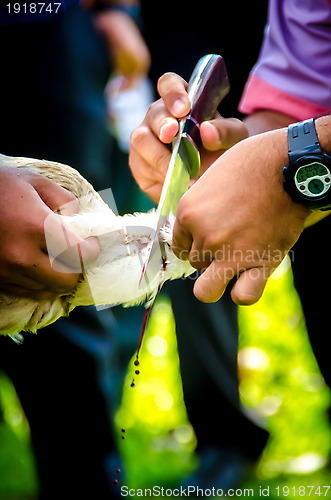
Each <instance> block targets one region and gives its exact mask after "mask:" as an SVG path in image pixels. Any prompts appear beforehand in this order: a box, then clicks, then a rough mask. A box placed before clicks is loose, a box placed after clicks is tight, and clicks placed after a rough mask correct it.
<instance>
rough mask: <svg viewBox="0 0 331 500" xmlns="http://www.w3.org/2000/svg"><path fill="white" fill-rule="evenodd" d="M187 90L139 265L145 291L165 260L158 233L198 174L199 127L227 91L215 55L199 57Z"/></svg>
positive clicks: (221, 62)
mask: <svg viewBox="0 0 331 500" xmlns="http://www.w3.org/2000/svg"><path fill="white" fill-rule="evenodd" d="M187 90H188V96H189V99H190V102H191V111H190V113H189V115H188V116H187V117H186V118H185V119H182V120H180V121H179V133H178V135H177V137H176V138H175V140H174V142H173V147H172V155H171V159H170V162H169V167H168V170H167V174H166V177H165V181H164V184H163V188H162V192H161V197H160V201H159V204H158V207H157V209H156V215H155V222H154V225H153V228H152V229H153V231H152V243H151V244H150V248H149V249H148V251H147V257H146V260H145V262H144V264H143V269H142V274H141V277H140V282H139V286H141V283H142V280H143V279H144V280H145V283H146V285H147V287H151V288H152V287H153V284H154V281H155V279H156V277H157V276H158V275H159V272H160V269H161V268H162V258H165V251H164V244H163V242H162V241H161V240H159V232H160V229H161V228H162V226H163V225H164V224H165V222H166V221H167V219H168V218H169V216H171V214H172V215H173V216H175V215H176V212H177V207H178V204H179V200H180V198H181V197H182V196H183V194H184V193H185V192H186V191H187V190H188V187H189V182H190V179H192V178H194V177H196V176H197V175H198V173H199V169H200V154H199V148H200V147H201V138H200V132H199V125H200V124H201V123H202V122H203V121H205V120H210V119H211V118H212V117H213V116H214V113H215V111H216V110H217V107H218V105H219V104H220V102H221V101H222V99H223V98H224V97H225V96H226V95H227V93H228V92H229V90H230V85H229V79H228V75H227V70H226V66H225V63H224V59H223V58H222V57H221V56H219V55H216V54H208V55H206V56H204V57H202V58H201V59H200V60H199V61H198V63H197V65H196V67H195V68H194V71H193V73H192V76H191V78H190V80H189V83H188V89H187Z"/></svg>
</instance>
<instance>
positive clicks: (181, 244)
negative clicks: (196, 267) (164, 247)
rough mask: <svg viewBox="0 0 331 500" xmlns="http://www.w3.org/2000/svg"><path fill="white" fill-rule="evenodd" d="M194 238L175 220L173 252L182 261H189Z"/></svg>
mask: <svg viewBox="0 0 331 500" xmlns="http://www.w3.org/2000/svg"><path fill="white" fill-rule="evenodd" d="M192 242H193V238H192V235H191V233H190V232H189V231H187V230H186V229H185V228H184V227H183V226H182V225H181V224H180V222H179V221H178V219H176V220H175V225H174V229H173V233H172V246H171V248H172V251H173V252H174V254H175V255H176V257H178V259H181V260H188V259H189V255H190V250H191V247H192Z"/></svg>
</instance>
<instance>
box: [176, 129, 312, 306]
mask: <svg viewBox="0 0 331 500" xmlns="http://www.w3.org/2000/svg"><path fill="white" fill-rule="evenodd" d="M287 150H288V148H287V129H286V128H284V129H279V130H275V131H272V132H267V133H264V134H260V135H257V136H255V137H251V138H249V139H246V140H244V141H242V142H240V143H239V144H237V145H236V146H234V147H233V148H231V149H230V150H229V151H227V152H226V153H225V154H224V155H223V156H222V157H221V158H219V159H218V160H217V161H216V162H215V163H214V164H213V165H212V166H211V167H210V168H209V169H208V171H207V172H206V173H205V174H204V175H203V176H202V177H201V178H200V179H199V180H198V181H197V182H196V184H195V185H194V186H192V188H191V189H190V190H189V191H188V192H187V193H185V194H184V196H183V197H182V199H181V201H180V203H179V207H178V211H177V217H176V222H175V227H174V232H173V250H174V252H175V254H176V255H177V256H178V257H179V258H182V259H189V260H190V263H191V265H192V266H193V267H196V268H197V269H204V268H205V271H204V272H203V274H202V275H201V276H200V277H199V278H198V279H197V281H196V283H195V286H194V294H195V296H196V297H197V298H198V299H199V300H201V301H202V302H215V301H217V300H218V299H219V298H220V297H221V296H222V294H223V293H224V290H225V288H226V286H227V285H228V284H229V282H230V281H231V280H232V279H233V278H237V281H236V282H235V284H234V286H233V288H232V292H231V295H232V299H233V300H234V302H236V303H237V304H252V303H254V302H256V301H257V300H258V299H259V298H260V296H261V295H262V293H263V290H264V287H265V284H266V282H267V279H268V277H269V276H270V275H271V273H272V272H273V271H274V269H275V268H276V267H277V266H278V265H279V264H280V262H281V261H282V260H283V258H284V256H285V255H286V253H287V252H288V251H289V250H290V248H291V247H292V246H293V245H294V243H295V242H296V240H297V239H298V237H299V235H300V234H301V232H302V230H303V228H304V224H305V220H306V218H307V216H308V215H309V213H310V212H309V210H308V209H306V208H305V207H304V206H303V205H301V204H299V203H294V202H293V201H292V200H291V198H290V196H289V195H288V194H287V193H286V192H285V191H284V188H283V175H282V167H283V166H285V165H286V163H287V161H288V156H287V155H288V153H287Z"/></svg>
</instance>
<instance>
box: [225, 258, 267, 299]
mask: <svg viewBox="0 0 331 500" xmlns="http://www.w3.org/2000/svg"><path fill="white" fill-rule="evenodd" d="M269 276H270V272H269V271H268V269H266V268H264V267H253V268H251V269H248V270H247V271H244V272H243V273H242V274H241V275H240V276H239V278H238V280H237V281H236V283H235V284H234V286H233V288H232V291H231V297H232V300H233V302H235V303H236V304H238V305H250V304H254V303H255V302H257V301H258V300H259V298H260V297H261V296H262V293H263V290H264V287H265V285H266V283H267V281H268V278H269Z"/></svg>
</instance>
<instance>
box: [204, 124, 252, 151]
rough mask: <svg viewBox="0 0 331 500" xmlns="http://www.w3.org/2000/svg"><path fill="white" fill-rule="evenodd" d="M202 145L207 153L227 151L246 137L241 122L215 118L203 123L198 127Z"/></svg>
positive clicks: (244, 128) (246, 132)
mask: <svg viewBox="0 0 331 500" xmlns="http://www.w3.org/2000/svg"><path fill="white" fill-rule="evenodd" d="M200 136H201V140H202V143H203V145H204V147H205V149H207V150H208V151H218V150H224V149H229V148H230V147H232V146H234V145H235V144H237V142H239V141H241V140H243V139H246V138H247V137H248V131H247V128H246V126H245V125H244V123H243V122H241V121H240V120H238V119H237V118H222V117H220V118H217V119H215V120H210V121H207V122H203V123H202V124H201V126H200Z"/></svg>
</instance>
